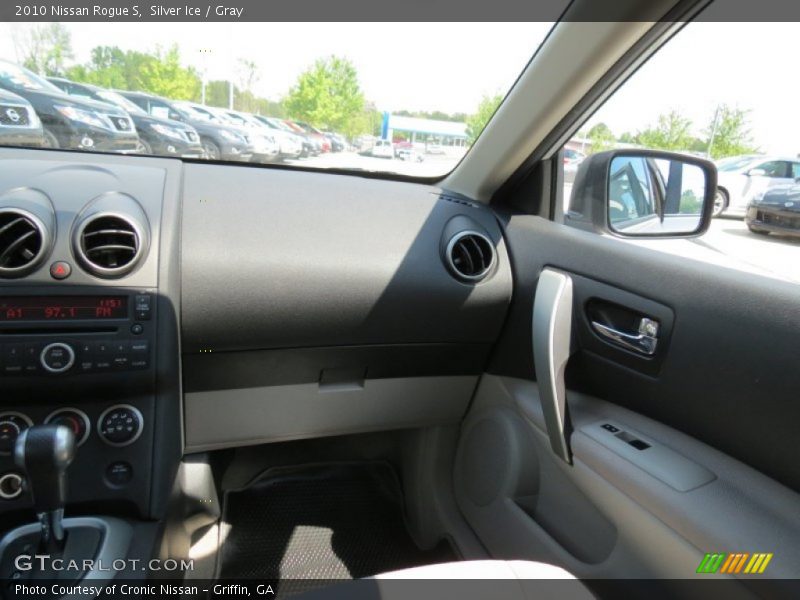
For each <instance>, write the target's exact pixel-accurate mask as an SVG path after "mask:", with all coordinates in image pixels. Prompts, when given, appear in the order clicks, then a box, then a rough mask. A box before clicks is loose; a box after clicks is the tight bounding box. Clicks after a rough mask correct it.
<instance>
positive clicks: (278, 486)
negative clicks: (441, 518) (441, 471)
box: [219, 463, 456, 579]
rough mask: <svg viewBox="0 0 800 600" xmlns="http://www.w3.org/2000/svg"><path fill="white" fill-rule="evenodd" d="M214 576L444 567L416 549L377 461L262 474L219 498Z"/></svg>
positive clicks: (334, 574) (445, 556) (314, 575)
mask: <svg viewBox="0 0 800 600" xmlns="http://www.w3.org/2000/svg"><path fill="white" fill-rule="evenodd" d="M223 523H225V524H227V525H226V526H224V528H226V529H227V530H228V533H227V535H226V537H225V539H224V542H223V544H222V548H221V559H220V560H221V563H220V570H219V577H220V579H349V578H360V577H368V576H370V575H376V574H378V573H383V572H386V571H393V570H396V569H403V568H407V567H413V566H419V565H425V564H433V563H438V562H447V561H452V560H455V559H456V557H455V555H454V553H453V551H452V549H451V548H450V546H449V544H447V543H446V542H442V543H441V544H440V545H439V546H437V547H436V548H434V549H432V550H427V551H426V550H420V549H419V548H418V547H417V546H416V545H415V544H414V541H413V540H412V539H411V536H410V535H409V534H408V531H407V530H406V526H405V522H404V519H403V506H402V493H401V490H400V485H399V482H398V481H397V477H396V476H395V474H394V472H393V471H392V469H391V468H390V467H389V466H388V465H386V464H383V463H376V464H366V465H365V464H358V465H324V466H309V467H303V468H299V469H298V468H295V469H281V470H270V471H268V472H267V473H266V474H265V475H263V476H262V477H260V478H259V479H258V480H256V481H255V482H254V483H252V484H250V485H249V486H248V487H247V488H245V489H243V490H236V491H229V492H227V493H226V494H225V504H224V510H223Z"/></svg>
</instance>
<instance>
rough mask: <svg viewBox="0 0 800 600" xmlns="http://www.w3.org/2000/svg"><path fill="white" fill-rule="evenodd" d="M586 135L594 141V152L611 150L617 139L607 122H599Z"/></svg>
mask: <svg viewBox="0 0 800 600" xmlns="http://www.w3.org/2000/svg"><path fill="white" fill-rule="evenodd" d="M586 137H587V138H589V140H590V141H591V142H592V152H602V151H603V150H610V149H611V148H613V147H614V145H615V143H616V141H617V140H616V138H615V137H614V134H613V133H612V132H611V129H610V128H609V127H608V125H606V124H605V123H597V124H596V125H595V126H593V127H592V128H591V129H590V130H589V132H588V133H587V134H586Z"/></svg>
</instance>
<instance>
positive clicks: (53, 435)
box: [14, 425, 75, 551]
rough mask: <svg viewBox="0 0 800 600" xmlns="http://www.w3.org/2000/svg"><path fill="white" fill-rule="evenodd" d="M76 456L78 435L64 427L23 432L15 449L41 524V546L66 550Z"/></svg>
mask: <svg viewBox="0 0 800 600" xmlns="http://www.w3.org/2000/svg"><path fill="white" fill-rule="evenodd" d="M74 456H75V435H74V434H73V433H72V431H71V430H70V429H69V428H68V427H65V426H64V425H35V426H33V427H29V428H28V429H26V430H25V431H23V432H22V433H21V434H20V435H19V437H18V438H17V441H16V444H15V446H14V462H16V464H17V466H18V467H19V468H20V469H22V470H23V471H24V473H25V476H26V479H27V485H28V489H29V490H30V492H31V495H32V496H33V507H34V509H35V510H36V516H37V517H38V519H39V523H40V525H41V538H40V546H41V548H42V549H45V550H48V551H50V550H62V549H63V546H64V527H63V524H62V519H63V518H64V504H65V502H66V496H67V467H69V464H70V463H71V462H72V459H73V457H74Z"/></svg>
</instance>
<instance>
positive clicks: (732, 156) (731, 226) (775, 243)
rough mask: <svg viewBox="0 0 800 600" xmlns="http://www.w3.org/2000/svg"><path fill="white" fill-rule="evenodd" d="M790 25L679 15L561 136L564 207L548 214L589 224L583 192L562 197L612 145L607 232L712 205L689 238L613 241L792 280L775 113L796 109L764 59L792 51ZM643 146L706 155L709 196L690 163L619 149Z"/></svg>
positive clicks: (782, 117)
mask: <svg viewBox="0 0 800 600" xmlns="http://www.w3.org/2000/svg"><path fill="white" fill-rule="evenodd" d="M796 28H797V25H796V23H747V24H744V23H732V22H731V23H711V22H692V23H689V24H687V25H686V26H685V27H684V28H683V29H682V30H681V31H680V32H679V33H678V34H677V35H675V36H674V37H673V38H672V39H671V40H670V41H669V42H668V43H666V44H665V45H664V47H663V48H661V49H659V50H658V51H657V52H656V53H655V54H654V55H653V56H651V57H650V58H649V59H648V60H647V62H645V63H644V64H643V65H642V66H641V67H640V68H639V69H638V71H637V72H636V73H634V74H633V75H632V76H631V77H629V78H628V79H627V80H626V81H625V82H624V83H623V84H622V85H621V86H620V87H619V89H617V90H616V91H615V92H614V93H613V94H612V95H611V96H610V97H609V98H608V99H607V100H606V101H605V103H604V104H603V105H602V106H601V107H600V108H599V109H598V110H597V111H596V112H595V113H594V114H593V115H591V116H589V118H588V119H587V120H586V121H585V122H584V123H583V124H582V125H581V127H580V128H579V129H578V130H577V131H575V132H574V133H573V135H572V136H571V137H570V138H569V139H568V140H565V142H564V146H563V148H562V149H561V150H562V152H563V160H562V161H561V164H560V165H559V168H560V169H562V175H563V182H564V187H563V195H562V197H563V211H559V213H560V214H558V215H556V218H561V217H562V215H563V219H564V223H565V224H566V225H568V226H574V227H577V228H581V229H584V230H590V231H596V229H595V227H594V226H593V223H592V222H593V220H595V219H597V213H596V211H595V210H593V209H592V210H589V208H590V207H589V206H587V202H591V198H590V197H588V196H576V197H572V188H573V185H574V183H575V182H576V181H583V180H584V177H583V175H584V171H583V170H584V169H585V168H587V165H588V164H597V163H595V162H593V161H592V160H591V159H592V155H593V154H596V153H599V152H604V151H607V150H617V151H620V154H619V155H617V157H616V158H620V157H624V158H626V161H625V163H624V164H623V163H620V164H618V165H612V166H613V167H614V170H613V172H612V173H611V175H612V176H613V177H612V179H611V181H610V183H609V189H608V205H606V206H603V207H602V210H604V211H606V214H607V217H608V221H609V223H610V224H611V225H613V227H611V229H612V230H620V231H621V230H624V229H626V228H630V231H649V228H650V227H651V225H652V218H653V217H652V216H650V215H658V214H659V213H661V212H662V209H663V214H664V215H665V216H666V217H671V218H665V219H663V220H662V221H661V224H662V225H664V226H665V227H666V226H669V227H671V226H672V225H673V224H674V225H675V227H676V231H677V230H680V229H679V225H680V227H683V225H684V224H685V223H689V221H690V220H691V219H697V218H698V215H700V214H702V210H703V209H704V207H706V206H707V204H706V203H707V202H709V201H710V202H711V203H712V206H711V210H712V214H713V218H712V220H711V223H710V226H709V228H708V230H707V231H706V232H705V233H703V235H702V236H700V237H698V238H697V239H691V240H689V239H684V240H677V239H676V240H670V241H669V242H668V243H667V242H666V241H664V240H661V241H659V240H654V239H630V240H626V241H625V242H623V241H619V243H630V244H632V245H634V246H636V245H643V246H646V247H648V248H651V249H654V250H658V251H660V252H666V253H672V254H674V255H676V256H679V257H681V259H682V260H687V259H692V260H700V261H706V262H708V263H711V264H714V265H715V266H718V267H720V268H731V269H738V270H741V271H743V272H746V273H749V274H752V273H753V272H754V271H755V272H758V273H760V274H761V275H763V276H766V277H773V278H777V279H781V280H784V281H785V280H790V281H794V282H797V283H800V269H797V252H798V250H800V245H798V244H799V243H800V203H798V202H796V201H794V202H793V203H792V200H794V198H797V197H800V154H798V152H800V147H798V145H797V140H799V139H800V120H798V119H787V118H786V115H790V114H794V113H795V112H796V94H795V90H794V87H795V85H794V82H793V81H791V80H790V78H787V77H786V76H785V74H784V69H785V67H784V65H782V64H780V61H778V62H776V61H774V57H775V56H793V55H795V54H796V45H797V40H796ZM743 39H747V40H748V43H747V44H742V40H743ZM698 48H714V51H713V52H698ZM720 57H724V59H721V58H720ZM689 65H691V66H689ZM742 73H747V84H746V85H742V78H741V74H742ZM653 90H658V93H657V94H654V93H653ZM642 149H652V150H661V151H667V152H673V153H676V154H679V155H685V156H693V157H697V158H702V159H706V160H708V161H710V162H712V163H714V164H715V165H716V167H717V187H716V189H715V190H713V198H711V197H709V198H704V197H703V195H704V192H705V186H704V181H705V180H704V178H702V177H701V172H700V170H699V169H695V171H690V170H688V169H687V170H685V171H684V172H683V175H682V178H681V177H678V176H677V175H676V173H677V171H676V172H675V173H673V171H672V170H671V168H668V167H666V166H663V165H660V164H658V163H659V161H658V160H652V159H650V160H649V161H645V160H642V159H641V157H636V159H635V160H634V156H633V155H626V154H625V152H624V151H625V150H630V151H632V152H633V154H634V155H635V151H637V150H642ZM616 158H614V159H612V161H611V162H612V163H613V162H614V160H616ZM675 182H677V183H675ZM673 183H674V185H673ZM787 186H790V189H787ZM791 186H794V187H793V188H791ZM675 190H678V191H677V192H676V191H675ZM593 197H596V195H595V196H593ZM789 197H790V200H787V198H789ZM787 204H788V206H787ZM654 208H655V209H656V210H655V211H654ZM789 211H791V212H792V213H793V214H792V215H791V216H787V212H789ZM648 216H650V218H648Z"/></svg>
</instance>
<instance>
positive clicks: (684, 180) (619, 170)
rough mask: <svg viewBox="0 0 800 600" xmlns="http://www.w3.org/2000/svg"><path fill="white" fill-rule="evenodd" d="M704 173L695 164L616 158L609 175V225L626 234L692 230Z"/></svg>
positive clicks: (701, 199)
mask: <svg viewBox="0 0 800 600" xmlns="http://www.w3.org/2000/svg"><path fill="white" fill-rule="evenodd" d="M705 197H706V176H705V173H704V172H703V170H702V169H701V168H700V167H698V166H697V165H692V164H687V163H684V162H682V161H680V160H670V159H665V158H654V157H645V156H631V155H628V156H615V157H614V158H613V159H612V160H611V166H610V170H609V176H608V223H609V226H610V228H611V230H612V231H614V232H615V233H619V234H623V235H626V236H637V235H653V234H664V233H666V234H671V235H683V234H693V233H695V232H696V231H697V230H698V229H699V228H700V222H701V220H702V217H703V202H704V199H705Z"/></svg>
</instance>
